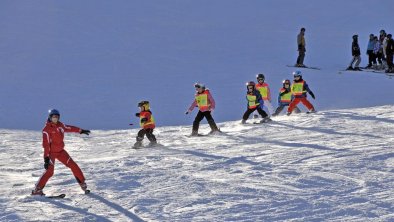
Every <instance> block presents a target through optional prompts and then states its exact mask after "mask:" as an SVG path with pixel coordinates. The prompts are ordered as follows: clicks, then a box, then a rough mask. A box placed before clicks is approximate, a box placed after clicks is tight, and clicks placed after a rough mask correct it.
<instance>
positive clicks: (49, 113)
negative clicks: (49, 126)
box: [48, 109, 60, 118]
mask: <svg viewBox="0 0 394 222" xmlns="http://www.w3.org/2000/svg"><path fill="white" fill-rule="evenodd" d="M53 115H58V116H59V117H60V112H59V111H58V110H57V109H50V110H48V116H49V118H51V117H52V116H53Z"/></svg>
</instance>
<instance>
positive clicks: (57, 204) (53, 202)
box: [41, 199, 111, 222]
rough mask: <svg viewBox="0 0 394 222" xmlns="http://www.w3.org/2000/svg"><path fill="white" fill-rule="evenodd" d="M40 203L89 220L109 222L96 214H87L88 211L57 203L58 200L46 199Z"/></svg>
mask: <svg viewBox="0 0 394 222" xmlns="http://www.w3.org/2000/svg"><path fill="white" fill-rule="evenodd" d="M41 201H42V202H48V203H51V204H53V205H55V206H57V207H58V208H60V209H66V210H70V211H75V212H77V213H79V214H81V215H86V216H88V217H89V219H90V220H94V221H104V222H107V221H108V222H110V221H111V220H108V219H107V218H105V217H103V216H99V215H97V214H93V213H90V212H88V210H85V209H81V208H78V207H73V206H70V205H67V204H64V203H62V202H61V201H58V200H54V199H53V200H52V199H46V200H41Z"/></svg>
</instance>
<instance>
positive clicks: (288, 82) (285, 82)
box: [282, 79, 291, 87]
mask: <svg viewBox="0 0 394 222" xmlns="http://www.w3.org/2000/svg"><path fill="white" fill-rule="evenodd" d="M282 83H283V87H285V84H289V85H291V82H290V80H288V79H285V80H283V82H282Z"/></svg>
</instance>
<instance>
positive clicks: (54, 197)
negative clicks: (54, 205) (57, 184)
mask: <svg viewBox="0 0 394 222" xmlns="http://www.w3.org/2000/svg"><path fill="white" fill-rule="evenodd" d="M44 197H46V198H50V199H61V198H65V197H66V194H64V193H62V194H59V195H53V196H44Z"/></svg>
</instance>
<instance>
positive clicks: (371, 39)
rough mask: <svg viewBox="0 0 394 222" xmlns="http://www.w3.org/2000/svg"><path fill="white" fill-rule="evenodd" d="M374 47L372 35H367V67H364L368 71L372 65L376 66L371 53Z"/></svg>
mask: <svg viewBox="0 0 394 222" xmlns="http://www.w3.org/2000/svg"><path fill="white" fill-rule="evenodd" d="M374 45H375V42H374V35H373V34H370V35H369V41H368V46H367V55H368V66H367V67H365V68H366V69H370V68H372V65H375V64H376V58H375V55H374V53H373V48H374Z"/></svg>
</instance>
